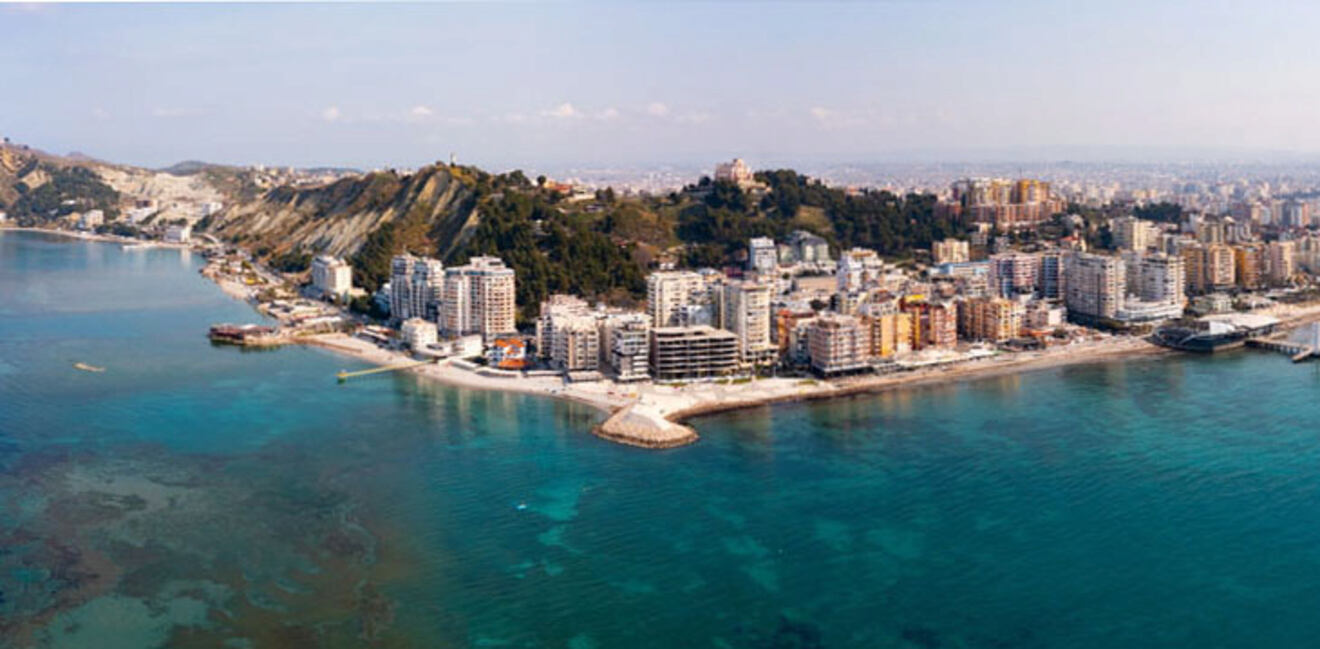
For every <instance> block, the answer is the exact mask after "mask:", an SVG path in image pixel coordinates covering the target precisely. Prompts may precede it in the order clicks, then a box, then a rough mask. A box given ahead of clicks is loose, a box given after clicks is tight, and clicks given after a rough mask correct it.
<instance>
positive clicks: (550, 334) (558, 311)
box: [536, 293, 591, 359]
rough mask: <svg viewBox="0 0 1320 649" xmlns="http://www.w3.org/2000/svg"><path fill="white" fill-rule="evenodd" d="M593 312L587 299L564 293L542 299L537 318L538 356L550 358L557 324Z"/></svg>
mask: <svg viewBox="0 0 1320 649" xmlns="http://www.w3.org/2000/svg"><path fill="white" fill-rule="evenodd" d="M590 314H591V305H589V304H587V302H586V300H583V299H582V298H580V297H578V296H576V295H567V294H564V293H555V294H554V295H551V296H550V297H548V298H546V299H544V300H542V301H541V313H540V315H539V316H537V318H536V355H537V357H538V358H542V359H548V358H550V353H551V350H552V349H553V346H554V329H555V324H556V323H558V322H561V321H563V320H564V319H566V318H569V317H576V316H587V315H590Z"/></svg>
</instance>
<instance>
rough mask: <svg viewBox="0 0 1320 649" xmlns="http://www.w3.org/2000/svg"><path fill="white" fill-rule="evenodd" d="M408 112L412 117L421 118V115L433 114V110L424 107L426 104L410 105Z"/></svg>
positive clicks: (428, 115)
mask: <svg viewBox="0 0 1320 649" xmlns="http://www.w3.org/2000/svg"><path fill="white" fill-rule="evenodd" d="M408 114H409V115H411V116H413V117H418V118H422V117H430V116H432V115H434V114H435V111H433V110H431V109H430V108H428V107H426V106H422V105H420V104H419V105H417V106H413V107H412V110H409V111H408Z"/></svg>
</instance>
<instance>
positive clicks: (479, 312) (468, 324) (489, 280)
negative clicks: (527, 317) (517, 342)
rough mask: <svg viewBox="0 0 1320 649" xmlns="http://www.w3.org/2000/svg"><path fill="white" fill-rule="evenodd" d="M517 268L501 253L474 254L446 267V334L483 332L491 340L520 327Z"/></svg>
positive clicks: (443, 317) (442, 320) (443, 313)
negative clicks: (516, 321)
mask: <svg viewBox="0 0 1320 649" xmlns="http://www.w3.org/2000/svg"><path fill="white" fill-rule="evenodd" d="M516 290H517V287H516V284H515V278H514V272H513V269H512V268H509V267H508V266H505V265H504V261H503V260H501V259H500V258H498V257H473V258H472V259H470V260H469V261H468V263H467V265H464V266H456V267H453V268H449V269H448V270H446V271H445V279H444V292H443V295H444V299H443V304H442V306H441V315H440V327H441V329H443V330H444V331H445V333H446V334H448V335H451V336H461V335H465V334H481V337H482V338H483V339H485V340H487V341H490V340H492V339H493V338H496V337H498V336H501V335H504V334H510V333H514V332H515V331H517V326H516V324H515V315H516V312H517V308H518V305H517V301H516V300H517V297H516Z"/></svg>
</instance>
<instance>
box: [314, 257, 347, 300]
mask: <svg viewBox="0 0 1320 649" xmlns="http://www.w3.org/2000/svg"><path fill="white" fill-rule="evenodd" d="M312 288H314V289H316V291H317V292H318V293H319V294H320V295H321V296H323V297H337V298H340V299H343V298H345V297H347V296H348V293H349V291H351V290H353V267H352V266H349V265H348V263H347V262H345V261H344V260H342V259H339V258H338V257H331V256H329V255H319V256H317V257H316V258H315V259H313V260H312Z"/></svg>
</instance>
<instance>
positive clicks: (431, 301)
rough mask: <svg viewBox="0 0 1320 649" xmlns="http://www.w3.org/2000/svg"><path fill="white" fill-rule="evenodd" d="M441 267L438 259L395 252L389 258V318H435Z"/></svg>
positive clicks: (440, 284) (442, 276)
mask: <svg viewBox="0 0 1320 649" xmlns="http://www.w3.org/2000/svg"><path fill="white" fill-rule="evenodd" d="M444 268H445V267H444V264H441V263H440V260H438V259H432V258H430V257H414V256H412V255H409V254H403V255H395V256H394V259H393V260H392V261H391V262H390V319H392V320H394V321H395V322H403V321H404V320H407V319H409V318H422V319H425V320H433V319H435V313H436V310H437V309H436V307H437V305H438V303H439V298H440V290H441V286H442V284H443V281H444Z"/></svg>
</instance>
